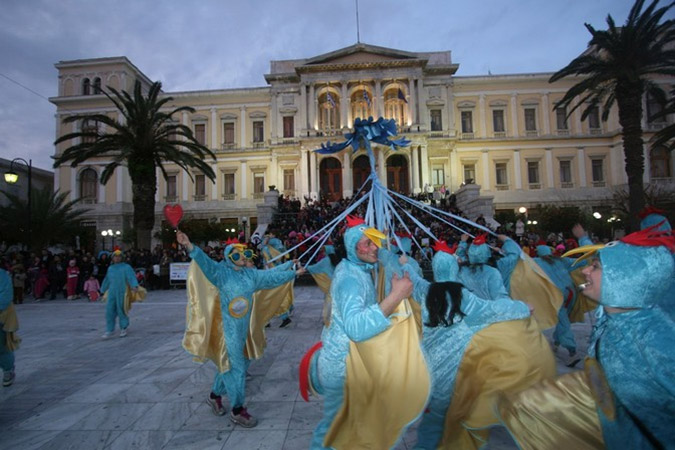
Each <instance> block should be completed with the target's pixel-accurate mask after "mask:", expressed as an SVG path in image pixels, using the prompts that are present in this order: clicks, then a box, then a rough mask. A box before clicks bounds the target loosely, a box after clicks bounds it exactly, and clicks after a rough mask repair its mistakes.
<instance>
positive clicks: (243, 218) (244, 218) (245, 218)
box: [241, 217, 248, 242]
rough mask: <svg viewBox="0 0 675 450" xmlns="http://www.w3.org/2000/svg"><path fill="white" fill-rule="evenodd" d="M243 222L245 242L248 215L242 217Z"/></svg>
mask: <svg viewBox="0 0 675 450" xmlns="http://www.w3.org/2000/svg"><path fill="white" fill-rule="evenodd" d="M241 223H242V225H243V227H244V242H246V223H248V217H242V218H241Z"/></svg>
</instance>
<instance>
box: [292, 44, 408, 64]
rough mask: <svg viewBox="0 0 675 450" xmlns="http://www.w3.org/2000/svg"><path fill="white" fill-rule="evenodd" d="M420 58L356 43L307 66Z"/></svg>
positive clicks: (311, 61) (316, 57)
mask: <svg viewBox="0 0 675 450" xmlns="http://www.w3.org/2000/svg"><path fill="white" fill-rule="evenodd" d="M406 59H407V60H414V59H420V58H419V56H418V55H416V54H415V53H410V52H405V51H403V50H396V49H392V48H386V47H377V46H374V45H368V44H355V45H352V46H349V47H345V48H342V49H339V50H335V51H333V52H330V53H324V54H323V55H318V56H315V57H313V58H310V59H308V60H307V61H306V62H305V65H306V66H310V65H322V64H331V65H332V64H361V63H378V62H386V61H400V60H406Z"/></svg>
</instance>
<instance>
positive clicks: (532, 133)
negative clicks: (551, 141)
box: [525, 130, 539, 137]
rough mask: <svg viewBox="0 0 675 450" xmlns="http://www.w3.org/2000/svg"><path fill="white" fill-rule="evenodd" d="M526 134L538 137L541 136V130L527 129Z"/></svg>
mask: <svg viewBox="0 0 675 450" xmlns="http://www.w3.org/2000/svg"><path fill="white" fill-rule="evenodd" d="M525 136H526V137H537V136H539V131H537V130H526V131H525Z"/></svg>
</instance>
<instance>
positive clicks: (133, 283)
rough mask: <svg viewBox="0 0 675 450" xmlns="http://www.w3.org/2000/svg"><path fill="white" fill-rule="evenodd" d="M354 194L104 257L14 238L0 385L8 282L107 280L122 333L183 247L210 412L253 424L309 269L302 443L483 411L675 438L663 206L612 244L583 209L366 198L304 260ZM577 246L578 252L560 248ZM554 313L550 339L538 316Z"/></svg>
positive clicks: (395, 434) (604, 439) (595, 434)
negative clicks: (266, 370) (273, 354)
mask: <svg viewBox="0 0 675 450" xmlns="http://www.w3.org/2000/svg"><path fill="white" fill-rule="evenodd" d="M418 200H419V201H424V202H428V203H430V204H434V206H435V207H436V208H440V209H442V210H444V211H448V212H452V213H453V214H454V215H456V216H458V217H463V216H462V213H461V211H459V210H458V209H457V207H456V205H455V204H454V202H453V199H452V197H450V196H443V197H442V198H433V197H431V198H430V197H429V196H428V195H427V194H426V193H423V194H421V195H420V196H419V197H418ZM350 201H351V200H350V199H345V200H340V201H335V202H331V201H328V200H326V199H320V200H316V201H307V202H306V205H305V206H304V207H301V205H300V203H299V202H298V201H297V200H289V199H284V198H280V202H279V208H278V211H277V214H276V215H275V218H274V221H273V223H272V224H271V225H270V227H269V228H268V230H267V233H266V235H265V236H255V235H254V236H251V239H250V240H249V241H248V242H242V243H240V242H237V241H228V242H226V243H223V244H219V245H213V246H203V248H202V247H200V246H198V245H195V243H193V242H191V241H190V239H189V237H188V236H187V235H186V234H185V233H182V232H181V231H178V232H177V234H176V237H177V242H176V244H177V245H174V246H172V247H171V248H168V249H165V248H161V247H158V248H156V249H155V250H154V251H153V252H149V251H142V252H138V251H134V250H131V251H129V252H126V253H125V254H122V252H120V251H116V252H114V253H113V255H112V258H110V257H109V255H108V254H107V253H106V252H102V253H101V254H99V255H98V256H97V257H96V258H94V257H93V255H91V254H88V253H83V252H77V251H71V252H69V253H67V254H65V255H51V254H49V252H47V251H43V252H42V254H41V255H35V254H22V253H17V252H15V253H10V254H6V255H5V256H4V257H3V259H2V268H4V269H5V270H6V271H2V270H0V272H2V276H3V278H2V280H0V281H2V286H1V287H2V289H1V291H2V293H1V294H0V314H5V315H0V319H2V320H0V325H3V330H2V333H3V334H2V335H0V341H2V342H0V344H2V346H0V363H1V364H0V366H2V368H3V370H4V371H5V375H4V378H3V382H5V385H7V386H8V385H11V384H12V382H13V380H14V368H13V352H12V347H11V345H10V344H11V342H10V340H11V337H12V336H11V333H12V329H11V326H9V327H4V325H7V323H9V324H10V325H11V317H12V314H11V313H12V310H11V308H10V306H11V300H8V298H10V297H8V294H7V293H8V292H11V291H12V289H11V287H13V288H14V289H13V292H14V294H13V300H14V303H19V304H20V303H21V302H22V299H23V297H24V296H25V295H28V294H30V295H32V296H34V297H35V299H36V300H40V299H43V298H45V297H46V296H47V295H49V298H54V297H55V296H56V295H59V294H62V295H63V296H64V298H67V299H70V300H74V299H77V298H79V296H81V295H83V294H84V295H86V296H87V297H88V298H89V299H95V298H96V297H97V296H98V294H100V293H101V292H106V291H107V293H108V297H109V302H108V306H107V309H106V333H105V334H104V337H109V336H110V335H111V334H112V332H113V331H114V328H115V326H116V323H117V320H118V321H119V327H120V336H126V329H127V327H128V324H129V321H128V317H127V315H126V313H127V310H126V306H125V305H124V301H125V300H124V297H125V295H128V294H129V292H128V289H131V290H132V291H136V290H137V287H138V286H139V285H141V284H145V285H146V286H148V287H150V288H168V287H169V286H168V284H169V283H168V267H169V264H170V263H171V262H174V261H180V262H185V261H189V260H192V261H193V264H192V265H191V268H190V271H189V272H188V279H187V288H188V289H187V291H188V292H187V294H188V309H189V311H190V313H189V314H188V322H187V324H186V332H185V335H184V339H183V347H184V348H185V349H186V350H187V351H188V352H190V353H192V354H193V355H194V356H195V357H197V358H201V359H210V360H212V361H213V362H214V363H215V365H216V367H217V373H216V376H215V379H214V382H213V385H212V386H211V388H210V391H209V393H208V395H207V396H206V402H207V403H208V404H209V405H210V407H211V409H212V411H213V413H214V414H216V415H218V416H223V415H226V414H227V415H228V417H229V418H230V420H232V421H233V422H234V423H236V424H238V425H241V426H243V427H254V426H256V425H257V423H258V419H257V418H256V417H254V415H253V414H252V413H251V412H249V411H248V409H247V406H246V396H245V393H246V379H247V376H248V374H247V369H248V366H249V364H250V362H251V360H253V359H256V358H260V357H261V356H262V354H263V353H264V350H265V345H266V343H265V333H264V328H265V325H266V324H267V325H268V326H269V321H270V320H271V318H272V317H275V316H277V317H281V318H282V319H283V321H282V325H281V326H282V327H284V326H286V325H288V324H289V323H290V317H289V314H290V312H291V311H292V308H293V295H292V291H293V282H294V280H295V277H296V276H298V275H302V274H303V273H304V272H305V270H307V271H308V272H309V273H310V274H311V275H312V276H313V277H314V278H315V279H316V281H317V284H318V285H319V286H320V287H321V289H322V291H323V292H324V294H325V305H324V310H323V312H322V316H323V317H322V318H323V323H324V328H323V332H322V336H321V341H320V343H317V344H316V345H314V346H312V348H311V349H310V351H309V352H308V353H307V354H306V355H305V357H304V358H303V361H302V363H301V371H300V386H301V392H302V394H303V397H306V396H307V394H308V392H309V391H311V392H313V393H314V394H316V395H320V396H322V397H323V406H324V407H323V413H322V418H321V420H320V422H319V424H318V425H317V427H316V429H315V431H314V435H313V439H312V443H311V448H312V449H324V448H325V449H328V448H392V447H394V446H395V445H396V444H397V442H399V440H400V439H401V436H402V435H403V433H404V432H405V430H406V429H407V428H408V427H409V426H410V425H411V424H412V423H414V422H416V421H419V422H420V425H419V427H418V433H417V444H416V447H415V448H419V449H436V448H471V449H473V448H479V447H481V446H482V445H484V444H485V443H486V441H487V439H488V438H489V427H491V426H495V425H502V426H505V427H507V428H508V429H509V432H510V433H511V435H512V436H513V437H514V439H515V440H516V441H517V443H518V445H519V446H521V447H522V448H533V449H534V448H557V447H560V446H563V445H569V446H571V447H574V448H603V447H607V448H620V447H622V446H623V445H628V447H630V448H667V447H668V446H669V445H671V444H672V443H673V442H675V434H674V432H673V429H672V427H671V424H670V422H672V418H673V417H675V409H673V405H675V384H673V379H672V377H671V376H670V374H672V372H673V370H674V369H675V358H673V356H672V352H671V351H670V349H671V348H672V345H675V333H674V332H675V322H673V319H672V308H673V302H674V301H675V298H673V297H674V295H675V292H674V289H675V285H674V283H673V279H674V277H675V258H674V257H673V254H674V253H675V237H674V236H673V234H672V230H671V228H670V224H669V223H668V222H667V220H665V218H664V217H663V216H662V215H661V213H662V212H660V211H657V210H653V209H651V210H647V211H646V212H645V214H644V218H643V223H642V227H643V230H642V231H640V232H636V233H632V234H629V235H628V236H625V237H624V238H622V239H621V240H620V241H618V242H614V243H611V244H608V245H604V243H597V242H596V243H594V242H593V241H592V240H591V239H590V237H589V236H588V235H587V233H586V231H585V230H584V229H583V227H581V226H580V225H577V226H575V227H574V228H573V229H572V230H570V232H569V234H566V235H560V234H547V235H546V236H539V235H536V234H532V233H530V234H527V233H519V232H517V229H516V227H507V226H503V227H502V226H501V225H500V226H498V227H496V228H495V229H490V227H489V224H487V223H486V221H485V220H484V219H482V217H479V218H478V219H477V220H476V223H477V224H479V225H483V227H485V228H483V227H467V225H466V224H465V223H463V222H462V221H460V220H455V219H447V218H445V219H444V220H439V219H438V217H436V216H435V215H434V214H433V213H431V212H429V211H424V210H419V209H417V210H415V211H413V207H412V206H410V205H409V204H408V203H407V202H405V201H403V200H397V201H396V204H397V207H399V208H402V209H407V210H409V212H410V213H411V216H413V215H414V217H415V218H416V220H417V221H418V222H415V223H413V221H412V220H411V221H408V222H406V223H405V226H403V225H400V227H399V229H397V230H391V231H393V232H394V233H396V236H398V237H397V238H396V239H392V236H391V235H390V236H387V235H386V234H385V233H384V232H383V231H387V230H377V229H375V228H373V227H371V226H368V225H366V223H365V221H364V220H363V219H361V218H360V217H362V216H363V215H364V213H365V209H364V208H362V207H360V208H357V209H356V210H355V211H353V214H352V215H350V216H348V218H347V221H346V223H341V224H339V225H338V226H337V227H335V228H334V231H333V232H332V233H331V235H330V240H327V241H325V242H324V245H323V246H322V248H321V249H320V252H318V257H317V258H315V259H314V260H310V259H309V254H312V253H314V252H307V250H308V248H309V247H310V246H311V245H312V244H314V243H315V242H316V240H318V239H319V238H320V236H319V232H321V230H322V229H324V227H325V226H326V225H327V224H328V223H329V222H331V221H332V220H334V219H335V218H336V217H337V216H338V215H340V214H341V213H342V212H343V211H344V210H345V209H346V208H347V207H348V205H349V202H350ZM413 212H414V214H412V213H413ZM405 216H407V215H405ZM474 219H475V218H474ZM446 221H447V222H450V223H451V224H452V225H455V226H456V228H455V227H453V226H449V225H448V224H447V223H445V222H446ZM419 224H424V225H425V226H426V227H428V230H430V231H431V233H432V234H433V236H434V237H435V239H430V238H429V236H428V234H427V233H426V230H424V229H423V228H422V227H421V226H420V225H419ZM487 230H490V231H492V233H486V231H487ZM310 236H314V238H313V239H314V240H312V239H308V238H309V237H310ZM472 236H473V237H472ZM413 242H415V243H416V244H418V245H412V243H413ZM570 251H572V252H579V253H580V254H582V255H583V258H582V260H581V261H577V260H573V259H568V258H565V256H566V254H569V252H570ZM279 255H282V257H280V256H279ZM279 258H280V259H279ZM110 260H112V263H113V264H112V265H111V264H110V262H111V261H110ZM124 262H127V263H128V264H125V263H124ZM271 262H274V263H273V264H271ZM305 265H307V269H305V267H304V266H305ZM132 268H133V269H132ZM424 269H427V270H426V271H425V270H424ZM425 272H426V273H425ZM580 274H581V275H580ZM575 276H580V277H581V279H582V281H583V283H579V279H578V278H574V277H575ZM8 286H10V287H9V288H8ZM125 291H127V292H125ZM582 297H583V298H586V299H590V301H591V303H592V305H593V307H594V308H596V307H597V309H595V312H594V315H595V317H596V325H595V328H594V330H593V334H592V336H591V338H590V343H589V344H590V345H589V350H588V354H587V355H586V358H585V360H584V363H583V366H584V368H583V369H582V370H579V371H575V372H571V373H569V374H566V375H563V376H560V377H557V375H556V369H555V362H554V356H553V354H554V353H553V352H554V351H557V347H558V346H559V345H562V346H563V347H564V348H566V349H567V351H568V353H569V364H568V366H569V367H570V368H572V367H575V365H576V364H578V363H579V362H580V361H581V357H579V355H578V354H577V349H576V343H575V341H574V336H573V335H572V334H571V331H570V322H571V321H574V320H578V319H579V317H578V315H579V314H581V317H582V320H583V314H584V313H585V312H587V311H588V309H581V310H580V308H579V307H578V304H579V303H580V302H581V301H582ZM588 304H590V303H587V305H588ZM8 305H9V306H8ZM270 305H271V306H270ZM580 311H581V312H580ZM3 320H4V321H5V322H3ZM204 324H207V325H208V326H204ZM553 326H555V327H556V329H555V332H554V333H553V342H552V344H553V345H552V346H551V345H549V343H548V342H547V341H546V339H545V338H544V335H543V334H542V333H541V331H542V330H543V329H546V328H550V327H553ZM226 399H227V401H228V402H229V408H226V406H225V401H226ZM228 409H229V414H228ZM385 411H386V414H383V412H385Z"/></svg>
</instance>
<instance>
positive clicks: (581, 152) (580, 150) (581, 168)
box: [577, 147, 586, 187]
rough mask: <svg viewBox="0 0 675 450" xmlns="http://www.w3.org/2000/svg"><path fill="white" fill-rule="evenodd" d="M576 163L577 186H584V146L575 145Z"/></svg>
mask: <svg viewBox="0 0 675 450" xmlns="http://www.w3.org/2000/svg"><path fill="white" fill-rule="evenodd" d="M577 164H578V165H579V187H586V152H585V149H584V147H577Z"/></svg>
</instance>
